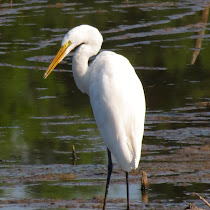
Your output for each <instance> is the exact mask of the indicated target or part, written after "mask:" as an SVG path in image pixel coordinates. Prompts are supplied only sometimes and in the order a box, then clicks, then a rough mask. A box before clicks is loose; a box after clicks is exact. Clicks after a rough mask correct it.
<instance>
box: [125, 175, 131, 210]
mask: <svg viewBox="0 0 210 210" xmlns="http://www.w3.org/2000/svg"><path fill="white" fill-rule="evenodd" d="M125 175H126V186H127V210H129V209H130V204H129V186H128V172H125Z"/></svg>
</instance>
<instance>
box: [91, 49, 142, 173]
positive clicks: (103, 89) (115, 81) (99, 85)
mask: <svg viewBox="0 0 210 210" xmlns="http://www.w3.org/2000/svg"><path fill="white" fill-rule="evenodd" d="M90 71H91V74H90V86H89V96H90V102H91V105H92V109H93V113H94V117H95V119H96V123H97V126H98V129H99V131H100V134H101V136H102V138H103V140H104V142H105V145H106V146H107V147H108V148H109V150H110V151H111V153H112V154H113V155H114V156H115V158H116V159H117V161H118V162H119V163H120V165H121V167H122V169H123V170H125V171H130V170H131V169H135V168H137V167H138V164H139V160H140V154H141V144H142V143H141V142H142V136H143V130H144V117H145V98H144V91H143V88H142V85H141V82H140V80H139V79H138V77H137V75H136V73H135V71H134V69H133V67H132V66H131V64H130V63H129V61H128V60H127V59H126V58H125V57H123V56H121V55H118V54H115V53H113V52H102V53H100V54H99V55H98V56H97V57H96V59H95V61H94V62H93V64H92V65H91V66H90Z"/></svg>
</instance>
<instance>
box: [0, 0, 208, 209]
mask: <svg viewBox="0 0 210 210" xmlns="http://www.w3.org/2000/svg"><path fill="white" fill-rule="evenodd" d="M209 6H210V2H209V1H207V0H202V1H199V0H195V1H190V0H182V1H162V0H148V1H129V0H128V1H113V0H107V1H106V0H105V1H99V0H98V1H97V0H90V1H84V0H83V1H82V0H73V1H64V0H62V1H45V0H43V1H27V0H25V1H24V0H22V1H20V0H19V1H14V0H13V1H0V207H3V208H5V209H6V208H15V209H16V208H17V209H22V208H29V207H30V208H37V209H38V208H42V207H45V208H51V207H52V206H50V205H53V204H49V205H48V203H47V204H43V206H42V205H41V204H40V203H38V202H35V203H33V202H31V203H30V202H29V203H27V204H26V203H24V202H23V204H22V203H18V202H17V201H18V200H19V199H22V200H24V199H29V200H30V201H31V200H32V201H33V200H36V201H37V200H39V199H40V200H42V201H43V200H44V201H45V200H48V199H54V200H55V201H54V202H55V203H56V202H57V201H58V200H59V202H60V200H62V201H63V203H62V204H60V205H65V202H69V201H70V202H73V203H74V204H75V206H74V207H75V209H79V208H81V209H82V202H85V203H86V205H87V206H86V207H87V208H90V205H91V204H90V205H89V203H94V202H95V201H92V199H93V198H94V196H103V194H104V185H105V179H106V167H107V166H106V164H107V154H106V147H105V146H104V144H103V141H102V139H101V137H100V135H99V132H98V130H97V126H96V124H95V121H94V118H93V114H92V111H91V107H90V104H89V98H88V96H87V95H84V94H82V93H81V92H80V91H79V90H78V89H77V87H76V85H75V83H74V79H73V75H72V71H71V69H72V66H71V61H72V57H71V56H68V57H67V58H66V59H65V60H64V61H63V62H62V63H61V64H60V65H58V66H57V68H56V69H55V70H54V72H53V73H51V75H50V76H49V78H47V79H46V80H44V79H43V74H44V72H45V70H46V69H47V67H48V66H49V64H50V62H51V61H52V59H53V57H54V55H55V54H56V53H57V51H58V49H59V48H60V43H61V40H62V38H63V36H64V35H65V34H66V33H67V31H68V30H70V29H71V28H73V27H75V26H77V25H80V24H89V25H92V26H95V27H97V28H98V29H99V30H100V31H101V33H102V35H103V37H104V43H103V46H102V48H103V49H106V50H112V51H114V52H117V53H120V54H122V55H124V56H125V57H127V58H128V59H129V60H130V62H131V63H132V65H133V66H134V67H135V69H136V72H137V74H138V76H139V78H140V79H141V81H142V84H143V86H144V90H145V95H146V102H147V114H146V122H145V135H144V140H143V152H142V159H141V163H140V166H139V170H141V169H143V170H144V171H147V172H148V179H149V181H150V183H151V185H150V188H149V191H148V196H149V198H148V203H147V204H144V206H143V207H144V208H146V209H147V208H149V207H152V206H153V205H154V207H155V206H156V205H157V204H158V205H160V203H161V205H162V206H163V207H164V208H166V209H167V208H169V207H170V206H176V207H177V206H178V207H177V208H179V207H180V206H183V207H186V206H187V205H188V204H189V203H191V202H194V203H195V204H196V205H197V206H198V207H203V208H206V207H207V206H206V205H205V203H203V202H202V201H201V200H199V198H198V197H196V196H194V195H193V194H192V193H193V192H197V193H199V194H201V195H202V196H204V197H205V198H206V199H207V200H208V199H209V196H210V192H209V189H210V187H209V183H210V181H209V180H210V179H209V175H208V174H209V168H210V167H209V165H208V161H207V160H208V159H210V147H209V141H210V127H209V125H210V111H209V107H210V24H209V22H208V13H209ZM71 55H72V54H71ZM73 145H74V146H75V148H76V151H77V156H78V159H77V161H76V165H74V164H73V160H72V146H73ZM180 146H182V148H180ZM189 151H190V152H189ZM187 152H189V153H188V154H187V155H186V157H183V156H182V155H183V154H184V153H187ZM183 158H186V159H183ZM114 163H115V166H114V167H115V168H114V170H116V171H115V172H114V174H113V183H112V184H111V187H110V194H109V198H108V202H109V199H110V200H114V201H116V202H114V201H113V203H112V204H110V203H109V204H108V207H110V209H112V208H113V209H115V208H116V209H118V208H122V206H121V205H122V203H123V202H125V200H122V199H124V198H126V193H125V190H126V189H125V184H124V174H123V173H122V172H121V171H120V168H119V165H118V164H117V163H116V161H114ZM164 164H168V165H167V167H166V168H165V165H164ZM173 164H178V165H175V166H174V165H173ZM183 164H184V165H183ZM199 164H200V165H202V167H201V168H199V167H197V165H199ZM170 165H171V168H170V167H169V166H170ZM193 166H194V167H193ZM160 168H161V170H159V169H160ZM164 168H165V170H164ZM46 174H48V175H49V174H51V175H52V176H53V174H64V175H65V174H73V175H74V176H75V177H74V178H73V179H70V178H68V179H65V178H62V177H60V178H55V179H53V178H50V177H47V176H45V175H46ZM188 176H189V177H188ZM32 177H33V178H32ZM135 177H136V176H134V177H133V179H134V181H131V184H130V199H131V206H132V205H134V206H135V205H137V206H138V205H140V206H141V205H143V203H142V195H141V191H140V181H135ZM179 177H180V178H179ZM198 177H199V178H198ZM131 178H132V176H131ZM31 179H33V180H31ZM118 179H120V181H118ZM121 181H122V182H121ZM77 199H81V200H82V201H80V203H79V201H78V203H79V204H78V203H75V202H76V201H77ZM120 199H121V200H120ZM11 200H14V202H16V203H12V202H10V201H11ZM119 203H120V204H119ZM54 205H57V206H59V205H58V204H54ZM113 206H114V207H113ZM124 206H125V205H124ZM83 207H84V208H85V206H83ZM141 207H142V206H141Z"/></svg>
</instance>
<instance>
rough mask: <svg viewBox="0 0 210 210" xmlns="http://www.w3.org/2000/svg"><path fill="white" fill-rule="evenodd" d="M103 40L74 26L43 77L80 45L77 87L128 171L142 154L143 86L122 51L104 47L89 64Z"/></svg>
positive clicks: (75, 69) (93, 31) (84, 27)
mask: <svg viewBox="0 0 210 210" xmlns="http://www.w3.org/2000/svg"><path fill="white" fill-rule="evenodd" d="M102 42H103V38H102V36H101V34H100V32H99V31H98V29H96V28H94V27H92V26H88V25H81V26H77V27H75V28H73V29H72V30H70V31H69V32H68V33H67V34H66V35H65V37H64V39H63V41H62V44H61V49H60V50H59V52H58V54H57V55H56V57H55V58H54V60H53V61H52V63H51V65H50V66H49V68H48V70H47V71H46V73H45V75H44V78H46V77H47V76H48V75H49V74H50V73H51V71H52V70H53V69H54V68H55V67H56V65H57V64H58V63H59V62H60V61H61V60H63V59H64V58H65V57H66V56H67V55H68V54H69V52H70V51H71V50H72V49H74V48H75V47H77V46H79V47H78V49H77V50H76V52H75V53H74V56H73V62H72V70H73V76H74V79H75V82H76V84H77V87H78V88H79V89H80V90H81V91H82V92H84V93H87V94H88V95H89V97H90V102H91V106H92V110H93V113H94V117H95V120H96V123H97V126H98V129H99V131H100V134H101V136H102V138H103V140H104V143H105V145H106V146H107V147H108V150H109V151H110V152H111V154H113V155H114V157H115V158H116V159H117V161H118V162H119V164H120V166H121V168H122V169H123V170H124V171H126V172H130V171H131V170H132V169H136V168H137V167H138V165H139V160H140V156H141V146H142V137H143V132H144V118H145V97H144V90H143V87H142V84H141V82H140V80H139V78H138V76H137V75H136V73H135V70H134V68H133V67H132V65H131V64H130V62H129V61H128V60H127V59H126V58H125V57H123V56H121V55H118V54H116V53H114V52H110V51H103V52H101V53H100V54H98V55H97V57H96V58H95V60H94V61H93V62H92V63H91V65H90V66H88V60H89V58H90V57H92V56H94V55H96V54H97V53H98V52H99V50H100V48H101V45H102ZM109 151H108V152H109ZM108 183H109V181H108ZM105 197H106V194H105ZM104 208H105V201H104ZM128 208H129V205H128Z"/></svg>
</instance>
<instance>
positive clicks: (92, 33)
mask: <svg viewBox="0 0 210 210" xmlns="http://www.w3.org/2000/svg"><path fill="white" fill-rule="evenodd" d="M102 42H103V37H102V35H101V34H100V32H99V31H98V29H96V28H94V27H92V26H89V25H80V26H77V27H75V28H73V29H71V30H70V31H69V32H68V33H67V34H66V35H65V36H64V38H63V40H62V42H61V48H60V50H59V51H58V53H57V55H56V56H55V58H54V59H53V61H52V63H51V64H50V66H49V68H48V69H47V71H46V72H45V74H44V79H46V78H47V77H48V76H49V75H50V73H51V72H52V70H53V69H54V68H55V67H56V66H57V65H58V63H60V62H61V61H62V60H63V59H64V58H65V57H66V56H67V55H68V54H69V53H70V52H71V51H72V50H73V49H74V48H75V47H77V46H78V45H81V44H83V43H85V44H88V45H90V46H91V47H92V49H93V51H94V53H93V54H94V55H95V54H97V53H98V51H99V50H100V48H101V45H102Z"/></svg>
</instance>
